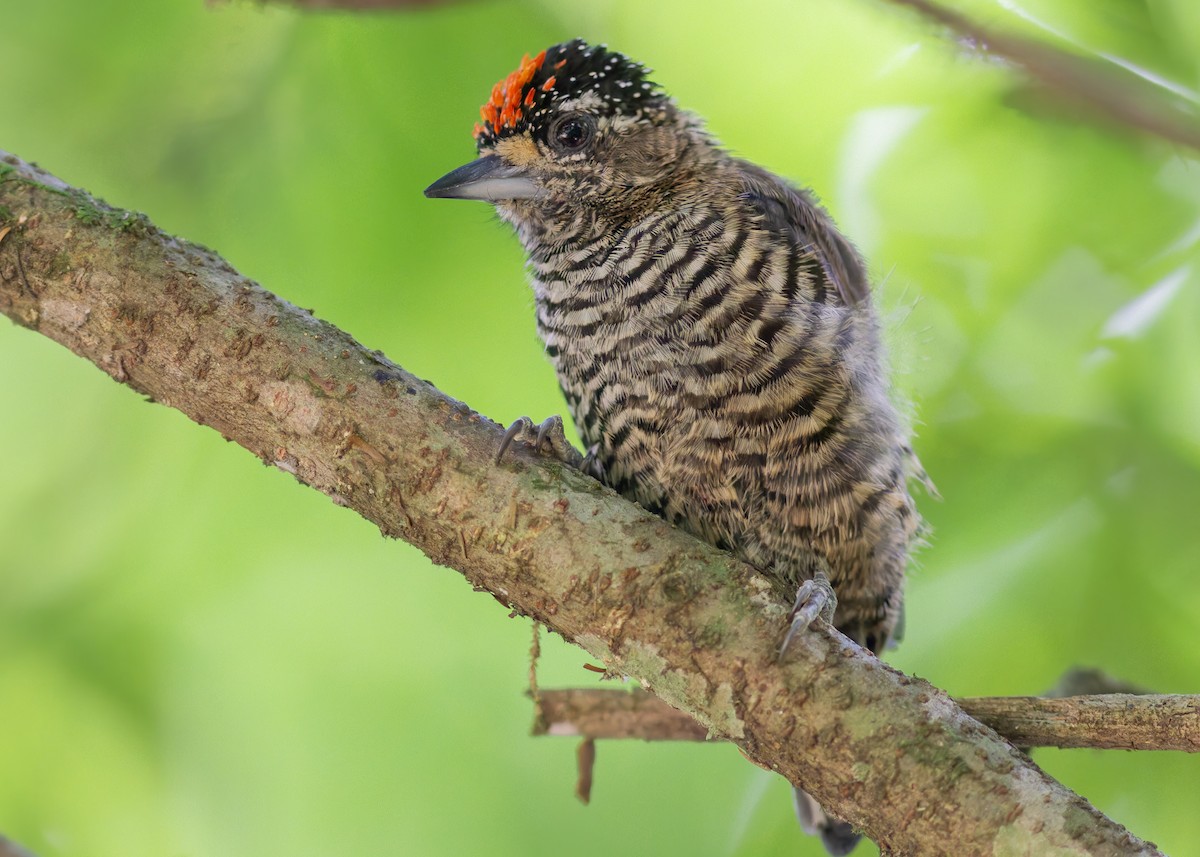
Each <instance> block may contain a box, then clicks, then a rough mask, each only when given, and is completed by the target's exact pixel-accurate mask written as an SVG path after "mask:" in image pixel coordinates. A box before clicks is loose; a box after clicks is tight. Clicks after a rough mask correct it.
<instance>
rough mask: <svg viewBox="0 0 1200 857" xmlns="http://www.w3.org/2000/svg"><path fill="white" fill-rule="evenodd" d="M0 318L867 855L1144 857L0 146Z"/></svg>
mask: <svg viewBox="0 0 1200 857" xmlns="http://www.w3.org/2000/svg"><path fill="white" fill-rule="evenodd" d="M4 230H7V231H5V232H4V235H3V238H2V239H0V240H2V243H0V312H3V313H5V314H6V315H8V316H9V317H10V318H12V319H13V320H14V321H15V322H17V323H18V324H20V325H22V326H24V327H27V328H29V329H31V330H35V331H37V332H39V333H41V334H43V335H45V336H48V337H50V338H52V339H54V340H56V341H58V342H60V343H62V344H63V345H65V346H66V347H67V348H70V349H71V350H72V351H74V352H75V353H77V354H79V355H80V356H82V357H84V358H86V359H88V360H90V361H92V362H93V363H95V364H96V365H97V366H99V367H100V368H101V369H102V370H104V371H105V372H106V373H108V375H110V376H111V377H112V378H114V379H115V380H117V381H119V382H121V383H124V384H126V385H128V386H130V387H132V388H133V389H135V390H137V391H139V392H140V393H143V394H145V395H147V396H150V397H151V398H153V399H155V400H157V401H159V402H161V403H163V404H166V405H169V406H170V407H174V408H177V409H179V410H181V411H183V412H184V413H185V414H187V415H188V416H189V417H191V418H192V419H193V420H195V421H196V422H198V423H201V424H204V425H209V426H212V427H213V428H215V429H217V430H218V431H219V432H221V434H222V435H224V436H225V437H226V438H228V439H230V440H232V441H234V442H236V443H238V444H240V445H241V446H243V447H245V448H246V449H248V450H250V451H251V452H253V453H254V454H255V455H256V456H258V457H259V458H261V459H262V460H263V461H264V462H266V463H268V464H270V465H272V466H275V467H278V468H280V469H282V470H285V471H287V472H288V473H291V474H294V475H295V476H296V478H298V479H299V480H300V481H301V482H303V483H305V484H307V485H310V486H312V487H314V488H316V489H318V490H320V491H323V492H324V493H326V494H327V495H329V496H330V497H332V498H333V499H334V500H335V501H336V502H337V503H339V504H341V505H344V506H349V507H350V508H353V509H354V510H355V511H357V512H358V513H359V514H361V515H363V516H364V517H366V518H368V519H369V520H371V521H373V522H374V523H376V524H377V525H378V526H379V528H380V530H381V531H382V532H383V533H384V534H385V535H388V536H392V537H395V538H401V539H404V540H405V541H408V542H410V543H412V544H414V545H416V546H417V547H418V548H420V549H421V550H422V551H424V552H425V553H426V554H427V555H429V556H430V557H431V558H432V559H433V560H434V561H435V562H437V563H439V564H442V565H447V566H451V567H453V568H456V569H458V570H459V571H461V572H462V573H463V575H464V576H465V577H466V578H467V580H468V581H470V582H471V584H472V585H474V586H475V587H476V588H478V589H482V590H486V591H488V592H490V593H491V594H492V595H493V596H494V597H495V598H496V599H497V600H499V601H500V602H501V603H503V604H504V605H506V606H507V607H509V608H511V609H513V610H515V611H517V612H519V613H522V614H525V615H527V616H531V617H533V618H535V619H536V620H538V621H539V622H541V623H543V624H545V625H546V626H547V627H548V628H550V629H551V630H554V631H556V632H557V633H559V634H561V635H562V636H563V637H565V638H566V639H568V640H571V641H573V642H575V643H577V644H579V645H580V646H582V647H583V648H585V649H586V650H587V651H588V652H590V653H591V654H592V655H593V656H594V657H596V658H599V659H601V660H602V661H603V662H604V664H605V665H606V666H607V667H608V668H609V669H610V670H612V671H613V672H615V673H620V674H623V675H628V676H631V677H633V678H635V679H638V680H639V681H640V682H641V683H642V684H643V686H645V687H646V688H648V689H649V690H650V691H652V692H653V693H654V694H656V695H657V696H659V697H661V698H662V699H663V700H665V701H666V702H668V703H669V704H670V705H672V706H674V707H676V708H679V709H681V710H683V711H686V712H688V714H690V715H691V716H692V717H694V718H695V719H696V720H698V721H699V722H700V723H701V724H703V725H704V726H705V728H706V729H708V730H709V731H710V732H712V733H713V734H714V735H718V736H725V737H728V738H729V739H730V740H732V741H734V742H735V743H736V744H737V745H738V746H739V747H740V748H741V749H742V751H743V752H744V753H745V754H746V755H747V756H749V757H750V758H751V759H752V760H754V761H755V762H757V763H758V764H760V765H762V766H764V767H766V768H769V769H773V770H776V771H779V772H780V773H781V774H783V775H784V776H785V777H787V778H788V779H789V780H791V781H792V782H793V783H796V784H799V785H802V786H803V787H804V788H805V789H807V790H808V791H809V792H810V793H811V794H813V795H814V796H815V797H816V798H817V799H818V800H820V801H821V802H822V803H823V804H824V805H825V806H827V807H828V808H829V809H831V810H832V811H834V812H835V813H837V814H838V815H841V816H842V817H844V818H846V819H847V820H849V821H850V822H851V823H853V824H855V825H856V826H858V827H860V828H862V829H863V830H865V831H866V832H867V834H868V835H870V836H871V837H872V838H873V839H875V840H876V841H877V842H878V843H879V844H880V846H881V848H882V850H883V851H884V852H885V853H889V854H921V855H936V854H946V855H951V854H952V855H968V854H1037V855H1047V854H1057V855H1075V854H1103V855H1110V854H1157V853H1158V852H1157V851H1156V850H1155V849H1154V848H1153V846H1151V845H1149V844H1147V843H1145V842H1142V841H1141V840H1138V839H1137V838H1135V837H1133V836H1132V835H1130V834H1129V833H1128V832H1127V831H1126V830H1125V829H1124V828H1122V827H1121V826H1120V825H1118V824H1115V823H1114V822H1112V821H1111V820H1110V819H1108V818H1106V817H1105V816H1103V815H1101V814H1100V813H1099V812H1097V811H1096V810H1095V809H1094V808H1092V807H1091V806H1090V805H1089V804H1088V803H1087V802H1086V801H1085V800H1083V799H1082V798H1081V797H1079V796H1078V795H1075V794H1073V793H1072V792H1070V791H1069V790H1067V789H1065V788H1064V787H1062V786H1061V785H1060V784H1058V783H1057V782H1055V781H1054V780H1052V779H1051V778H1049V777H1048V776H1046V775H1045V774H1044V773H1043V772H1042V771H1041V770H1039V769H1038V768H1037V767H1036V766H1035V765H1033V764H1032V763H1031V762H1030V761H1029V759H1028V758H1027V757H1025V756H1024V755H1023V754H1021V753H1019V752H1018V751H1016V750H1015V749H1014V748H1013V747H1012V746H1011V745H1010V744H1008V743H1007V742H1006V741H1004V740H1003V739H1001V738H1000V737H999V736H998V735H996V734H995V733H994V732H993V731H992V730H990V729H988V728H987V727H985V726H984V725H982V724H981V723H979V722H978V721H977V720H974V719H972V718H971V717H969V716H968V715H967V714H966V713H964V712H963V711H962V709H960V708H959V707H958V706H957V705H955V704H954V702H953V701H952V700H951V699H950V698H949V697H947V696H946V695H945V694H944V693H943V692H942V691H940V690H938V689H937V688H935V687H933V686H931V685H930V684H928V683H927V682H924V681H921V680H918V679H913V678H909V677H907V676H904V675H902V674H900V673H898V672H896V671H895V670H892V669H891V668H889V667H888V666H886V665H885V664H883V663H881V662H880V661H878V660H877V659H875V658H874V657H872V656H870V655H869V654H867V653H865V652H864V651H863V650H861V649H859V648H858V647H856V646H854V645H853V644H851V643H850V642H849V641H847V640H846V639H845V638H844V637H842V636H841V635H839V634H837V633H836V632H834V631H833V630H832V629H830V628H828V627H825V626H822V627H819V628H815V629H814V630H813V631H812V633H809V634H805V635H802V636H801V637H800V639H798V640H797V641H796V643H795V644H794V645H793V647H792V649H791V650H789V658H788V660H787V662H786V663H779V662H778V661H777V658H776V655H775V651H776V648H777V646H778V644H779V639H780V636H781V632H782V629H783V627H784V622H783V617H784V612H785V608H784V606H783V605H781V604H779V603H778V602H777V601H776V600H775V599H774V598H773V597H772V596H771V595H770V587H769V586H768V584H767V583H766V581H764V580H763V579H762V578H761V576H759V575H757V574H756V573H755V572H754V570H753V569H752V568H750V567H748V566H746V565H743V564H741V563H739V562H737V561H735V560H734V559H732V558H731V557H730V556H729V555H727V554H724V553H722V552H720V551H718V550H716V549H715V548H712V547H710V546H708V545H705V544H703V543H701V542H699V541H697V540H695V539H693V538H691V537H690V536H687V535H686V534H684V533H682V532H679V531H677V530H675V529H673V528H671V527H670V526H668V525H667V524H666V523H664V522H663V521H662V520H661V519H659V518H657V517H655V516H653V515H650V514H649V513H647V512H645V511H644V510H642V509H641V508H639V507H637V506H636V505H634V504H631V503H629V502H626V501H624V500H623V499H621V498H620V497H618V496H617V495H615V494H614V493H613V492H611V491H609V490H608V489H606V488H604V487H603V486H601V485H600V484H599V483H597V482H595V481H594V480H592V479H590V478H588V477H586V476H583V475H582V474H580V473H578V472H576V471H573V470H570V469H567V468H564V467H563V466H561V465H558V464H556V463H554V462H550V461H546V460H543V459H541V458H539V457H537V456H535V455H533V454H531V453H530V451H529V450H528V449H524V448H522V449H519V450H517V451H516V452H515V454H513V455H512V457H511V458H506V461H505V463H504V464H503V465H502V466H496V465H495V464H494V463H493V458H494V455H495V452H496V449H497V444H498V443H499V440H500V436H501V429H500V427H499V426H497V425H496V424H494V423H492V422H491V421H490V420H487V419H486V418H484V417H482V416H480V415H479V414H476V413H474V412H473V411H472V410H471V409H470V408H468V407H467V406H466V405H464V404H462V403H461V402H457V401H455V400H454V399H451V398H450V397H448V396H446V395H444V394H443V393H441V392H439V391H438V390H437V389H435V388H434V387H433V386H431V385H430V384H428V383H426V382H424V381H420V380H418V379H417V378H415V377H413V376H412V375H410V374H408V373H407V372H405V371H404V370H403V369H401V368H400V367H398V366H397V365H395V364H394V363H391V362H390V361H388V360H387V359H386V358H385V357H384V356H383V355H382V354H380V353H378V352H373V351H369V350H368V349H366V348H364V347H363V346H361V345H359V344H358V343H357V342H355V341H354V340H353V339H352V338H351V337H350V336H349V335H347V334H345V333H343V332H342V331H340V330H338V329H336V328H334V327H333V326H332V325H329V324H326V323H324V322H322V321H320V320H318V319H316V318H314V317H313V316H312V315H311V314H310V313H309V312H307V311H304V310H301V309H298V308H296V307H294V306H292V305H290V304H288V303H287V302H285V301H283V300H281V299H280V298H278V297H276V296H275V295H272V294H270V293H268V292H266V291H264V290H263V289H262V288H261V287H259V286H258V285H257V284H255V283H254V282H252V281H250V280H249V279H247V278H246V277H244V276H242V275H241V274H239V273H238V272H237V271H235V270H234V269H233V268H232V267H231V266H230V265H229V264H228V263H227V262H225V261H224V260H222V259H221V258H220V257H218V256H217V255H216V254H215V253H213V252H211V251H209V250H206V249H204V248H202V247H198V246H196V245H193V244H189V243H187V242H185V241H182V240H179V239H175V238H172V237H170V236H168V235H165V234H164V233H162V232H161V231H159V230H158V229H156V228H155V227H153V226H152V225H151V224H150V223H149V222H148V221H146V220H145V218H143V217H141V216H138V215H132V214H129V213H128V212H122V211H119V210H114V209H112V208H110V207H108V206H107V205H105V204H104V203H102V202H100V201H98V200H96V199H94V198H92V197H90V196H88V195H87V194H86V193H84V192H82V191H78V190H73V189H71V188H68V187H67V186H65V185H64V184H63V183H62V182H60V181H58V180H57V179H55V178H53V177H52V176H50V175H48V174H47V173H45V172H43V171H41V170H39V169H37V168H35V167H33V166H31V165H29V164H26V163H24V162H22V161H20V160H19V159H17V158H16V157H14V156H11V155H6V154H4V153H0V231H4Z"/></svg>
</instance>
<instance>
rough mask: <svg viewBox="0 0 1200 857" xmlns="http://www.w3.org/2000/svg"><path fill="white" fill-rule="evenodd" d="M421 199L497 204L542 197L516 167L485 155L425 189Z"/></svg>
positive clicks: (536, 186) (495, 157) (526, 176)
mask: <svg viewBox="0 0 1200 857" xmlns="http://www.w3.org/2000/svg"><path fill="white" fill-rule="evenodd" d="M425 195H426V196H427V197H429V198H430V199H438V198H442V199H483V200H487V201H488V202H500V201H502V200H506V199H533V198H534V197H538V196H541V195H542V189H541V188H540V187H538V185H537V183H536V182H534V180H533V179H532V178H530V177H529V174H528V173H526V172H525V171H524V170H522V169H521V168H520V167H514V166H512V165H511V164H508V163H505V162H504V161H503V160H501V159H500V158H499V157H498V156H496V155H486V156H484V157H482V158H480V159H479V160H477V161H471V163H469V164H464V165H463V166H461V167H459V168H458V169H457V170H454V171H453V172H450V173H446V175H444V176H442V177H441V178H440V179H438V180H437V181H435V182H434V183H433V184H431V185H430V186H429V187H427V188H425Z"/></svg>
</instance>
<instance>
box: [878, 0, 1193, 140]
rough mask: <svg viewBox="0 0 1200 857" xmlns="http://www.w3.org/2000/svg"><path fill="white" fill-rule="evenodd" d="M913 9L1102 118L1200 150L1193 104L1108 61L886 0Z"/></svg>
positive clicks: (915, 0) (929, 5) (920, 4)
mask: <svg viewBox="0 0 1200 857" xmlns="http://www.w3.org/2000/svg"><path fill="white" fill-rule="evenodd" d="M888 2H890V3H893V4H895V5H897V6H908V7H910V8H912V9H916V10H917V11H918V12H919V13H920V14H921V15H923V16H924V17H926V18H928V19H929V20H931V21H934V22H936V23H938V24H940V25H942V26H943V27H946V28H947V29H948V30H950V31H951V32H952V33H954V35H955V36H956V37H958V38H959V39H960V40H964V41H967V42H969V43H971V44H972V45H974V46H976V47H977V48H979V49H980V50H983V51H986V52H987V53H988V54H991V55H993V56H997V57H1002V58H1003V59H1006V60H1008V61H1009V62H1012V63H1015V64H1016V65H1018V66H1020V67H1021V68H1023V69H1024V70H1025V71H1026V72H1027V73H1028V74H1029V76H1030V77H1031V78H1032V79H1033V80H1034V81H1035V82H1037V83H1039V84H1041V85H1042V86H1044V87H1046V88H1047V89H1048V90H1051V91H1053V92H1055V93H1057V94H1058V95H1060V96H1062V97H1065V98H1067V99H1069V100H1071V101H1072V102H1074V103H1076V104H1079V105H1081V106H1083V107H1086V108H1090V109H1091V110H1092V111H1093V112H1095V113H1097V114H1099V115H1100V116H1102V117H1104V118H1106V119H1107V120H1109V121H1110V122H1115V123H1116V124H1118V125H1120V126H1122V127H1125V128H1132V129H1134V130H1137V131H1140V132H1142V133H1145V134H1150V135H1152V136H1155V137H1160V138H1162V139H1164V140H1169V141H1171V142H1173V143H1180V144H1182V145H1185V146H1189V147H1191V148H1193V149H1200V120H1198V119H1197V115H1196V105H1194V104H1189V103H1187V102H1184V101H1182V100H1180V99H1178V98H1176V97H1174V96H1171V95H1168V94H1167V91H1166V90H1164V89H1162V88H1161V87H1157V86H1154V85H1152V84H1151V83H1149V82H1147V81H1146V80H1144V79H1142V78H1140V77H1138V76H1137V75H1135V74H1132V73H1131V72H1128V71H1126V70H1125V69H1123V68H1121V67H1120V66H1117V65H1115V64H1114V63H1111V62H1102V61H1099V60H1092V59H1088V58H1085V57H1080V56H1077V55H1075V54H1071V53H1068V52H1066V51H1063V50H1059V49H1058V48H1055V47H1052V46H1050V45H1048V44H1045V43H1043V42H1038V41H1034V40H1032V39H1026V38H1023V37H1021V36H1014V35H1009V34H1006V33H1000V32H996V31H994V30H989V29H986V28H984V27H982V26H980V25H978V24H976V23H974V22H973V21H971V20H970V19H969V18H967V17H966V16H964V15H961V14H959V13H958V12H955V11H953V10H952V9H947V8H946V7H944V6H940V5H938V4H936V3H933V2H930V0H888Z"/></svg>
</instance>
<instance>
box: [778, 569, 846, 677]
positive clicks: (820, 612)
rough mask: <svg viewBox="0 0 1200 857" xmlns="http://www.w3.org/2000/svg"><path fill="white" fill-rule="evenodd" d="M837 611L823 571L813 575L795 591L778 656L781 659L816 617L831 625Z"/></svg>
mask: <svg viewBox="0 0 1200 857" xmlns="http://www.w3.org/2000/svg"><path fill="white" fill-rule="evenodd" d="M836 611H837V595H836V594H834V591H833V584H831V583H830V582H829V577H828V576H827V575H826V574H825V572H823V571H818V572H817V573H816V574H814V575H813V577H812V580H806V581H804V582H803V583H801V584H800V588H799V589H797V590H796V603H795V604H793V605H792V609H791V612H790V613H788V621H789V623H790V624H789V626H788V630H787V634H785V635H784V637H783V645H781V646H780V647H779V656H780V657H783V655H784V653H785V652H786V651H787V649H788V646H790V645H791V644H792V640H794V639H795V638H796V635H797V634H799V633H800V632H801V631H804V630H805V629H807V628H808V627H809V626H810V625H812V623H813V622H815V621H816V620H817V617H818V616H819V617H821V618H822V619H824V620H825V621H826V622H828V623H830V624H833V614H834V613H835V612H836Z"/></svg>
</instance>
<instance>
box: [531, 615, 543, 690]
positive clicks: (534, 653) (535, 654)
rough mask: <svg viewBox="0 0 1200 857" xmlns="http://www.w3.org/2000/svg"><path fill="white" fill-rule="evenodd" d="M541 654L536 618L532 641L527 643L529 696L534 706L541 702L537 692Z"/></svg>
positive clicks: (540, 640)
mask: <svg viewBox="0 0 1200 857" xmlns="http://www.w3.org/2000/svg"><path fill="white" fill-rule="evenodd" d="M541 656H542V626H541V625H540V624H538V622H537V620H536V619H535V620H534V621H533V641H532V642H531V643H530V644H529V696H530V697H531V698H532V699H533V704H534V706H535V707H536V706H537V705H539V704H540V703H541V699H542V696H541V693H539V692H538V681H537V664H538V658H540V657H541Z"/></svg>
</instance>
